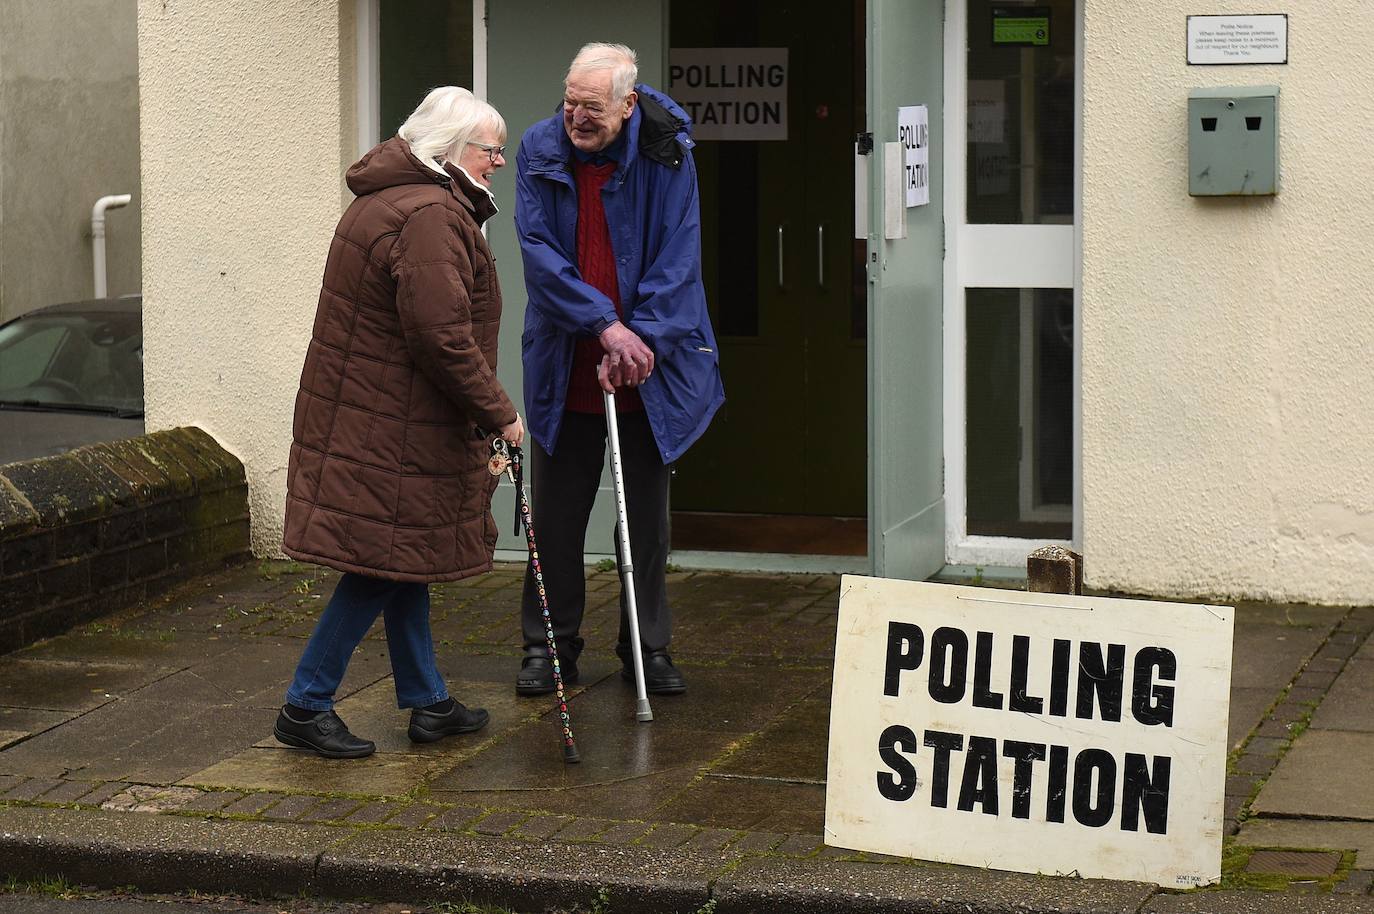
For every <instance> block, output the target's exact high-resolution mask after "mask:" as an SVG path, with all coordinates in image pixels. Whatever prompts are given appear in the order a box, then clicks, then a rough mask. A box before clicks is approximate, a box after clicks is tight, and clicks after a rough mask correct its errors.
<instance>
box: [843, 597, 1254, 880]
mask: <svg viewBox="0 0 1374 914" xmlns="http://www.w3.org/2000/svg"><path fill="white" fill-rule="evenodd" d="M1233 617H1234V611H1233V610H1232V609H1231V608H1229V607H1218V606H1201V605H1194V604H1178V603H1158V602H1149V601H1143V600H1113V599H1105V598H1098V597H1073V596H1061V595H1058V594H1044V593H1024V592H1021V591H1002V590H991V589H987V588H978V587H953V586H948V585H940V584H922V583H913V582H908V581H887V580H880V579H877V578H866V577H856V576H853V575H846V576H845V577H844V578H843V579H842V581H841V584H840V619H839V628H838V634H837V636H836V644H835V676H834V687H833V694H832V697H831V709H830V758H829V771H828V774H827V780H826V800H825V840H826V843H828V844H832V845H835V846H838V847H843V848H852V849H857V850H864V851H874V852H877V853H884V854H894V855H899V856H906V857H915V858H920V859H925V860H935V861H940V862H944V863H959V864H965V865H969V866H979V867H991V868H994V869H1003V870H1019V871H1023V872H1030V873H1046V874H1077V875H1079V876H1082V877H1085V878H1108V879H1130V880H1140V881H1147V882H1156V883H1158V884H1160V885H1165V886H1174V887H1185V886H1197V885H1206V884H1209V883H1212V882H1215V881H1217V880H1218V879H1219V878H1220V876H1221V841H1222V817H1223V811H1222V810H1223V796H1224V795H1225V790H1226V723H1227V720H1226V719H1227V705H1228V698H1229V690H1230V681H1231V627H1232V621H1233Z"/></svg>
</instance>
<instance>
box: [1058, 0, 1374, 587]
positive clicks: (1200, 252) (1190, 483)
mask: <svg viewBox="0 0 1374 914" xmlns="http://www.w3.org/2000/svg"><path fill="white" fill-rule="evenodd" d="M1148 7H1149V9H1148V11H1146V10H1144V8H1143V7H1142V6H1141V4H1139V3H1138V2H1135V0H1132V2H1126V0H1086V36H1085V41H1084V49H1085V78H1084V124H1083V147H1084V148H1083V157H1084V163H1083V170H1084V176H1083V336H1082V370H1083V401H1082V402H1083V413H1082V416H1083V546H1084V550H1085V559H1086V562H1085V566H1086V569H1087V576H1088V580H1089V583H1090V584H1092V585H1093V586H1096V587H1110V588H1121V589H1124V590H1128V591H1135V592H1148V593H1155V594H1177V595H1215V596H1246V597H1263V598H1271V599H1282V600H1315V601H1322V602H1335V603H1346V602H1359V603H1368V602H1372V601H1374V395H1371V391H1374V358H1371V353H1374V257H1371V256H1370V253H1369V250H1368V245H1369V239H1371V238H1374V181H1371V180H1370V178H1369V176H1368V174H1367V173H1366V172H1367V171H1368V169H1367V168H1366V167H1365V164H1366V162H1367V159H1368V149H1369V139H1368V126H1367V124H1368V115H1369V108H1370V104H1371V103H1370V99H1371V98H1374V55H1371V54H1370V53H1369V51H1368V42H1367V39H1366V37H1365V36H1364V35H1363V34H1362V33H1361V32H1360V31H1359V30H1358V29H1352V27H1351V24H1352V23H1359V22H1362V21H1363V20H1364V19H1365V18H1367V14H1368V12H1369V10H1368V0H1288V2H1287V3H1280V4H1270V5H1269V6H1265V7H1264V9H1263V10H1261V11H1262V12H1287V13H1289V14H1290V19H1289V30H1290V43H1289V60H1290V62H1289V64H1288V65H1286V66H1241V67H1235V66H1231V67H1189V66H1187V65H1186V64H1185V53H1184V52H1185V46H1184V45H1185V42H1184V35H1185V17H1186V15H1188V14H1197V13H1254V12H1256V10H1255V4H1254V3H1251V2H1248V0H1209V2H1202V3H1199V2H1197V0H1154V2H1152V3H1150V4H1148ZM1257 84H1278V85H1279V86H1280V87H1281V89H1282V95H1281V98H1280V131H1281V152H1280V159H1281V167H1282V179H1281V180H1282V186H1281V191H1280V193H1279V195H1278V196H1277V197H1274V198H1250V199H1212V200H1205V199H1193V198H1190V197H1189V196H1188V185H1187V174H1186V171H1187V133H1186V124H1185V113H1186V102H1187V95H1188V89H1189V88H1190V87H1195V86H1214V85H1257Z"/></svg>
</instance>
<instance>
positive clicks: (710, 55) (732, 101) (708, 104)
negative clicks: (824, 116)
mask: <svg viewBox="0 0 1374 914" xmlns="http://www.w3.org/2000/svg"><path fill="white" fill-rule="evenodd" d="M668 94H669V95H671V96H672V97H673V100H674V101H676V102H677V103H678V104H679V105H681V106H682V108H683V110H684V111H686V112H687V114H688V116H689V117H691V119H692V122H693V124H694V125H695V126H694V127H693V128H692V137H693V138H694V139H696V140H786V139H787V48H673V49H672V50H670V51H669V52H668Z"/></svg>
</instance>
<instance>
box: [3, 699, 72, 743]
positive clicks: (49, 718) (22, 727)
mask: <svg viewBox="0 0 1374 914" xmlns="http://www.w3.org/2000/svg"><path fill="white" fill-rule="evenodd" d="M77 714H78V712H76V711H42V710H36V709H34V708H6V707H0V750H3V749H6V748H8V747H9V746H12V745H13V744H15V743H17V742H19V741H20V740H23V739H28V738H29V737H30V736H33V735H35V734H37V733H42V732H43V731H45V730H51V729H52V728H53V727H56V726H57V725H58V724H61V723H65V722H66V721H69V720H71V719H72V718H74V717H76V716H77Z"/></svg>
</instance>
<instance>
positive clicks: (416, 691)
mask: <svg viewBox="0 0 1374 914" xmlns="http://www.w3.org/2000/svg"><path fill="white" fill-rule="evenodd" d="M379 615H380V616H383V617H384V618H385V620H386V646H387V653H388V654H389V655H390V656H391V673H392V679H393V680H394V681H395V684H396V704H397V706H398V707H401V708H422V707H425V706H426V705H432V704H435V703H437V702H441V701H443V700H444V699H445V698H448V687H447V686H445V685H444V679H443V677H442V676H440V675H439V668H438V667H437V666H436V665H435V663H434V641H433V639H432V638H431V636H430V632H429V586H428V585H426V584H408V583H403V582H400V581H384V580H382V579H380V578H370V577H367V576H365V575H361V574H353V573H351V572H346V573H345V574H344V575H343V577H341V578H339V583H338V586H336V587H335V588H334V595H333V596H332V597H330V598H329V605H328V606H326V607H325V608H324V612H323V613H322V614H321V615H320V621H319V624H318V625H316V626H315V632H314V634H312V635H311V636H310V642H309V643H308V644H306V646H305V653H304V654H302V655H301V662H300V663H299V664H297V666H296V675H295V678H294V679H292V681H291V687H290V688H289V689H287V690H286V700H287V702H289V703H290V704H293V705H296V706H297V707H300V708H306V709H308V710H311V711H328V710H329V709H330V708H332V707H334V693H335V692H336V691H338V688H339V683H340V681H342V680H343V675H344V670H346V669H348V661H349V659H351V658H352V656H353V651H354V650H355V649H357V647H358V645H359V644H360V643H361V642H362V640H363V636H364V635H366V634H367V630H368V629H370V628H371V627H372V623H373V622H376V621H377V616H379Z"/></svg>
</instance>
